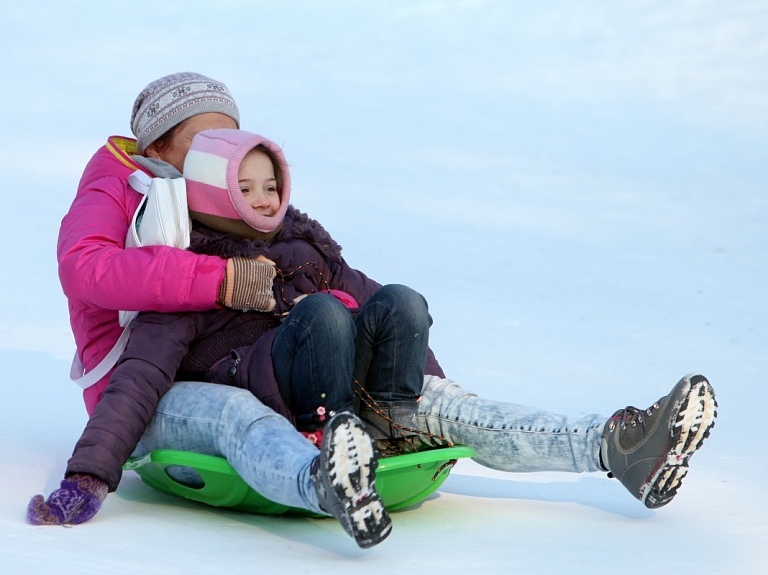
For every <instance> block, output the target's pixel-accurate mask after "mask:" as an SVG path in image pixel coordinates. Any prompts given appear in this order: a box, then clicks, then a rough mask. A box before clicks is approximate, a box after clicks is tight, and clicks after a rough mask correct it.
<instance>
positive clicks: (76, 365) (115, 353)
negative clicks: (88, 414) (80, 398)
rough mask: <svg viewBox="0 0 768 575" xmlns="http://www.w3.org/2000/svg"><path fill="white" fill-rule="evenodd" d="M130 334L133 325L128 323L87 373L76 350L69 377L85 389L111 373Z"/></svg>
mask: <svg viewBox="0 0 768 575" xmlns="http://www.w3.org/2000/svg"><path fill="white" fill-rule="evenodd" d="M130 334H131V326H130V325H127V326H126V327H125V329H124V330H123V333H122V334H121V335H120V337H119V338H118V340H117V342H116V343H115V345H114V347H113V348H112V349H111V350H110V351H109V353H108V354H107V356H106V357H105V358H104V359H102V360H101V362H100V363H99V365H97V366H96V367H94V368H93V369H92V370H91V371H89V372H88V373H85V367H84V366H83V362H81V361H80V358H79V357H77V352H75V357H73V358H72V367H71V368H70V370H69V378H70V379H71V380H72V381H74V382H75V383H76V384H77V385H79V386H80V387H82V388H83V389H88V388H89V387H91V386H92V385H93V384H95V383H97V382H99V381H101V379H102V378H103V377H104V376H105V375H107V374H108V373H109V370H111V369H112V368H113V367H115V364H116V363H117V360H118V359H119V358H120V355H121V354H122V353H123V351H125V346H126V345H128V336H130Z"/></svg>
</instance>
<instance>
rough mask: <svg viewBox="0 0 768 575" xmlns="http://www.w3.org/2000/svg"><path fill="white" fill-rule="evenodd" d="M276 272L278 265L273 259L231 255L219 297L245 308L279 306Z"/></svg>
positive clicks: (224, 301) (266, 308)
mask: <svg viewBox="0 0 768 575" xmlns="http://www.w3.org/2000/svg"><path fill="white" fill-rule="evenodd" d="M275 275H276V272H275V266H274V265H273V264H271V263H269V262H264V261H256V260H254V259H250V258H240V257H236V258H230V259H228V260H227V275H226V276H224V282H223V283H222V284H221V289H220V290H219V298H218V300H216V301H217V302H218V303H220V304H221V305H223V306H224V307H229V308H232V309H239V310H242V311H251V310H254V311H272V310H273V309H275V296H274V294H273V292H272V280H273V279H275Z"/></svg>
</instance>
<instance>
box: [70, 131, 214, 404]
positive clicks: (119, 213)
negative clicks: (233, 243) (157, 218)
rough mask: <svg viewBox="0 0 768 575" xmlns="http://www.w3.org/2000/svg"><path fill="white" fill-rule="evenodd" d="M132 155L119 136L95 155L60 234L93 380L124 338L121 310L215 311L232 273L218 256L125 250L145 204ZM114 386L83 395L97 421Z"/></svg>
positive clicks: (75, 321)
mask: <svg viewBox="0 0 768 575" xmlns="http://www.w3.org/2000/svg"><path fill="white" fill-rule="evenodd" d="M131 153H135V141H134V140H131V139H128V138H121V137H118V136H113V137H111V138H109V140H108V141H107V143H106V145H105V146H103V147H102V148H100V149H99V150H98V151H97V152H96V154H94V156H93V158H91V161H90V162H88V165H87V166H86V167H85V172H84V173H83V177H82V178H81V180H80V184H79V186H78V190H77V195H76V196H75V200H74V201H73V202H72V206H71V207H70V209H69V212H68V213H67V215H66V216H64V219H63V220H62V222H61V229H60V231H59V240H58V246H57V257H58V262H59V279H60V281H61V286H62V288H63V290H64V295H65V296H66V297H67V300H68V303H69V317H70V324H71V326H72V332H73V333H74V336H75V343H76V344H77V353H78V357H79V358H80V360H81V361H82V363H83V365H84V366H85V369H86V372H87V371H89V370H91V369H93V368H94V367H96V366H97V365H98V364H99V362H100V361H101V360H102V359H103V358H104V357H105V356H106V355H107V353H109V351H110V350H111V349H112V347H113V346H114V344H115V342H116V341H117V339H118V338H119V337H120V335H121V334H122V332H123V328H122V327H120V324H119V322H118V311H119V310H135V311H160V312H179V311H205V310H209V309H213V308H214V307H218V306H217V304H216V297H217V296H218V293H219V287H220V285H221V282H222V281H223V278H224V274H225V271H226V261H225V260H223V259H221V258H219V257H215V256H202V255H196V254H193V253H191V252H188V251H185V250H180V249H176V248H170V247H167V246H149V247H143V248H131V249H125V236H126V233H127V231H128V226H129V225H130V222H131V218H132V217H133V213H134V212H135V211H136V207H137V206H138V204H139V201H140V200H141V194H139V193H138V192H136V191H134V190H133V189H132V188H131V187H130V186H129V185H128V181H127V179H128V176H129V175H131V174H132V173H133V172H135V171H136V170H141V169H142V168H141V167H140V166H139V165H138V164H136V163H135V162H134V161H133V160H132V159H131V157H130V154H131ZM150 175H152V174H150ZM107 383H109V374H108V375H107V376H105V377H104V378H102V379H101V380H100V381H99V382H98V383H97V384H96V385H93V386H91V387H89V388H88V389H86V390H85V391H84V392H83V398H84V399H85V406H86V409H87V410H88V413H89V414H90V413H91V412H92V411H93V409H94V407H95V406H96V404H97V403H98V401H99V399H100V397H101V393H102V391H103V390H104V388H105V387H106V386H107Z"/></svg>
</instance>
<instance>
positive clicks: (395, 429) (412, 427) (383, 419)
mask: <svg viewBox="0 0 768 575" xmlns="http://www.w3.org/2000/svg"><path fill="white" fill-rule="evenodd" d="M417 405H418V404H417V403H416V401H391V402H378V403H376V408H375V409H374V408H372V407H369V406H368V405H364V406H363V407H362V408H361V409H360V419H362V420H363V423H365V428H366V429H367V430H368V433H370V434H371V437H373V438H374V439H375V440H376V446H377V447H378V449H379V452H380V453H381V456H382V457H394V456H396V455H402V454H404V453H413V452H415V451H417V448H416V446H415V445H414V439H416V437H417V435H418V432H417V431H416V426H417V422H416V407H417Z"/></svg>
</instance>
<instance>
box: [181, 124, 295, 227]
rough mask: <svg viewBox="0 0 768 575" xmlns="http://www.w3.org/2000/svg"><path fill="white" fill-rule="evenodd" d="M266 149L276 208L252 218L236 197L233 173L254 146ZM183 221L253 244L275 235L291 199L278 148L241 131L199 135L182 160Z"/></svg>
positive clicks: (239, 196) (238, 195) (252, 213)
mask: <svg viewBox="0 0 768 575" xmlns="http://www.w3.org/2000/svg"><path fill="white" fill-rule="evenodd" d="M258 145H262V146H264V147H265V148H267V149H268V150H269V151H270V152H271V153H272V155H273V156H274V158H273V159H272V161H273V163H276V164H277V165H276V166H275V176H276V177H277V179H278V185H279V190H278V192H279V194H280V207H279V208H278V210H277V212H276V213H275V214H274V215H272V216H264V215H261V214H259V213H257V212H256V211H255V210H254V209H253V208H252V207H251V206H250V204H249V203H248V202H247V201H246V200H245V198H244V197H243V193H242V192H241V191H240V184H239V174H238V172H239V170H240V164H241V163H242V161H243V158H245V156H246V154H248V152H250V151H251V150H253V149H254V148H255V147H256V146H258ZM184 178H185V179H186V181H187V203H188V204H189V215H190V216H191V217H192V219H195V220H197V221H199V222H201V223H203V224H205V225H206V226H208V227H210V228H213V229H214V230H218V231H221V232H227V233H234V234H237V235H239V236H243V237H248V238H254V237H263V236H264V235H265V234H267V235H271V234H273V233H274V232H276V231H277V230H278V229H279V227H280V224H281V223H282V221H283V217H285V212H286V210H287V209H288V202H289V200H290V197H291V178H290V174H289V172H288V163H287V162H286V160H285V156H284V155H283V151H282V150H281V149H280V146H278V145H277V144H275V143H274V142H272V141H271V140H268V139H267V138H265V137H263V136H259V135H257V134H253V133H250V132H245V131H242V130H229V129H219V130H205V131H203V132H200V133H199V134H197V135H196V136H195V137H194V139H193V140H192V146H191V147H190V149H189V153H188V154H187V157H186V159H185V160H184Z"/></svg>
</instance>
